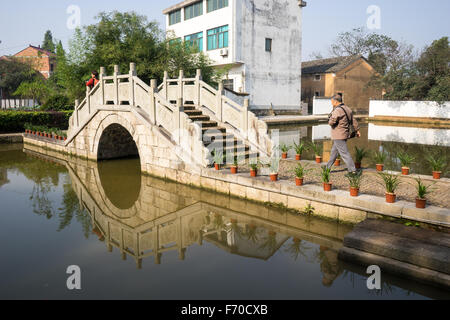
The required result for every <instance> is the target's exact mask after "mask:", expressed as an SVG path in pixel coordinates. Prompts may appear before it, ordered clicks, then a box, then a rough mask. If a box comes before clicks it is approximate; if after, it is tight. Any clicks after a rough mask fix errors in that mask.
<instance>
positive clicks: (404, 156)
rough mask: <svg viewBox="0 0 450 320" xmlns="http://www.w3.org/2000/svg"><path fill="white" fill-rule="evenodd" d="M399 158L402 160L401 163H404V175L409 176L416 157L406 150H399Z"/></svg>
mask: <svg viewBox="0 0 450 320" xmlns="http://www.w3.org/2000/svg"><path fill="white" fill-rule="evenodd" d="M397 158H398V159H399V160H400V163H401V165H402V175H404V176H407V175H409V170H410V168H409V166H410V165H411V163H412V162H413V161H414V157H413V156H411V155H409V154H408V153H406V152H399V153H398V154H397Z"/></svg>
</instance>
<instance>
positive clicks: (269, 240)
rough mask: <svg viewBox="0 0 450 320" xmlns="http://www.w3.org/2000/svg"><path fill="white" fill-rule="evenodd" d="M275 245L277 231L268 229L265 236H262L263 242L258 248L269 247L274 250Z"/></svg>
mask: <svg viewBox="0 0 450 320" xmlns="http://www.w3.org/2000/svg"><path fill="white" fill-rule="evenodd" d="M276 247H277V233H276V232H274V231H269V232H268V235H267V237H266V238H264V243H263V244H262V245H261V246H260V247H259V249H266V248H267V249H269V250H275V249H276Z"/></svg>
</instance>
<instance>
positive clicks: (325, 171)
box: [320, 166, 332, 192]
mask: <svg viewBox="0 0 450 320" xmlns="http://www.w3.org/2000/svg"><path fill="white" fill-rule="evenodd" d="M320 177H321V178H322V182H323V190H324V191H327V192H328V191H331V188H332V183H330V177H331V169H330V168H328V167H327V166H323V167H322V171H321V173H320Z"/></svg>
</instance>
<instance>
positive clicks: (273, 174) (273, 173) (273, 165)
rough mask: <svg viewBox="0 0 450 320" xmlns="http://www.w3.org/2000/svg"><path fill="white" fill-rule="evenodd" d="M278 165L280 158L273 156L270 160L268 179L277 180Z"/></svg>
mask: <svg viewBox="0 0 450 320" xmlns="http://www.w3.org/2000/svg"><path fill="white" fill-rule="evenodd" d="M279 167H280V158H278V157H273V158H272V159H271V160H270V180H271V181H277V180H278V169H279Z"/></svg>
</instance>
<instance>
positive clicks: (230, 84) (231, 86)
mask: <svg viewBox="0 0 450 320" xmlns="http://www.w3.org/2000/svg"><path fill="white" fill-rule="evenodd" d="M223 87H224V88H225V89H228V90H231V91H234V80H233V79H226V80H223Z"/></svg>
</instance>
